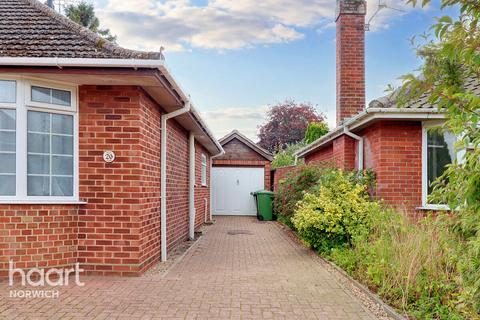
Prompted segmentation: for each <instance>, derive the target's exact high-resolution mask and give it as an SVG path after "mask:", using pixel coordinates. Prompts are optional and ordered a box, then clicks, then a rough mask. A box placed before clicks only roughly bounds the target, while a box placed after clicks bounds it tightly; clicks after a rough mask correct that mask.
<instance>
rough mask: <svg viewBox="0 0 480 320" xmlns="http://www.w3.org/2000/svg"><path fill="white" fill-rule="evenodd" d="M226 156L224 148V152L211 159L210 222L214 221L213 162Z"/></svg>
mask: <svg viewBox="0 0 480 320" xmlns="http://www.w3.org/2000/svg"><path fill="white" fill-rule="evenodd" d="M224 154H225V150H223V148H222V151H220V153H218V154H216V155H214V156H211V157H210V222H211V221H213V213H212V212H213V190H212V185H213V183H212V177H213V174H212V171H213V170H212V168H213V160H214V159H216V158H218V157H221V156H223V155H224Z"/></svg>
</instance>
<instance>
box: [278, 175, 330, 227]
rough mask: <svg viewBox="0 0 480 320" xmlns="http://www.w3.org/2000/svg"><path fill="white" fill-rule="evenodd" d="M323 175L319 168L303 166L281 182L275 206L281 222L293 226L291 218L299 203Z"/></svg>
mask: <svg viewBox="0 0 480 320" xmlns="http://www.w3.org/2000/svg"><path fill="white" fill-rule="evenodd" d="M321 175H322V170H321V169H320V168H319V167H317V166H302V167H299V168H298V169H297V170H295V171H294V172H290V173H289V174H288V175H287V176H286V178H285V179H282V180H281V181H280V184H279V188H278V190H277V192H276V193H275V199H274V202H273V206H274V210H275V213H276V214H277V215H278V216H279V219H280V220H281V221H284V222H285V223H286V224H288V225H290V226H291V224H290V218H291V217H292V216H293V213H294V212H295V207H296V205H297V202H298V201H300V200H301V199H302V198H303V195H304V194H305V192H308V191H310V190H311V189H312V188H314V187H316V186H317V184H318V181H319V179H320V177H321Z"/></svg>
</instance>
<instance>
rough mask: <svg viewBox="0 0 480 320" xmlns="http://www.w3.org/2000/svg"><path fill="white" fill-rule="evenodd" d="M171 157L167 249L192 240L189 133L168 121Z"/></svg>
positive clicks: (168, 185)
mask: <svg viewBox="0 0 480 320" xmlns="http://www.w3.org/2000/svg"><path fill="white" fill-rule="evenodd" d="M167 148H168V150H169V152H168V155H167V247H168V248H169V249H171V248H173V247H174V246H175V245H177V244H179V243H180V242H182V241H184V240H186V239H187V238H188V220H189V219H188V199H189V198H188V182H189V177H188V173H189V145H188V133H187V132H186V131H185V130H184V129H182V128H181V127H180V125H178V123H176V122H175V120H169V121H168V147H167Z"/></svg>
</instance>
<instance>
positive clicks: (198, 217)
mask: <svg viewBox="0 0 480 320" xmlns="http://www.w3.org/2000/svg"><path fill="white" fill-rule="evenodd" d="M202 154H204V155H205V156H206V157H207V185H206V186H202ZM195 157H196V166H195V210H196V214H195V227H196V228H199V227H200V226H201V225H202V224H203V223H204V222H205V221H207V220H209V219H210V190H211V189H210V154H209V153H208V151H207V150H206V149H205V148H204V147H203V146H202V145H200V144H199V143H198V142H197V143H195ZM206 219H207V220H206Z"/></svg>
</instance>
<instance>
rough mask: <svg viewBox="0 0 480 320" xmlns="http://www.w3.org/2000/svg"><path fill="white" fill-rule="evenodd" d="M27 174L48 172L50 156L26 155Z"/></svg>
mask: <svg viewBox="0 0 480 320" xmlns="http://www.w3.org/2000/svg"><path fill="white" fill-rule="evenodd" d="M27 167H28V168H27V170H28V174H50V156H41V155H28V165H27Z"/></svg>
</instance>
